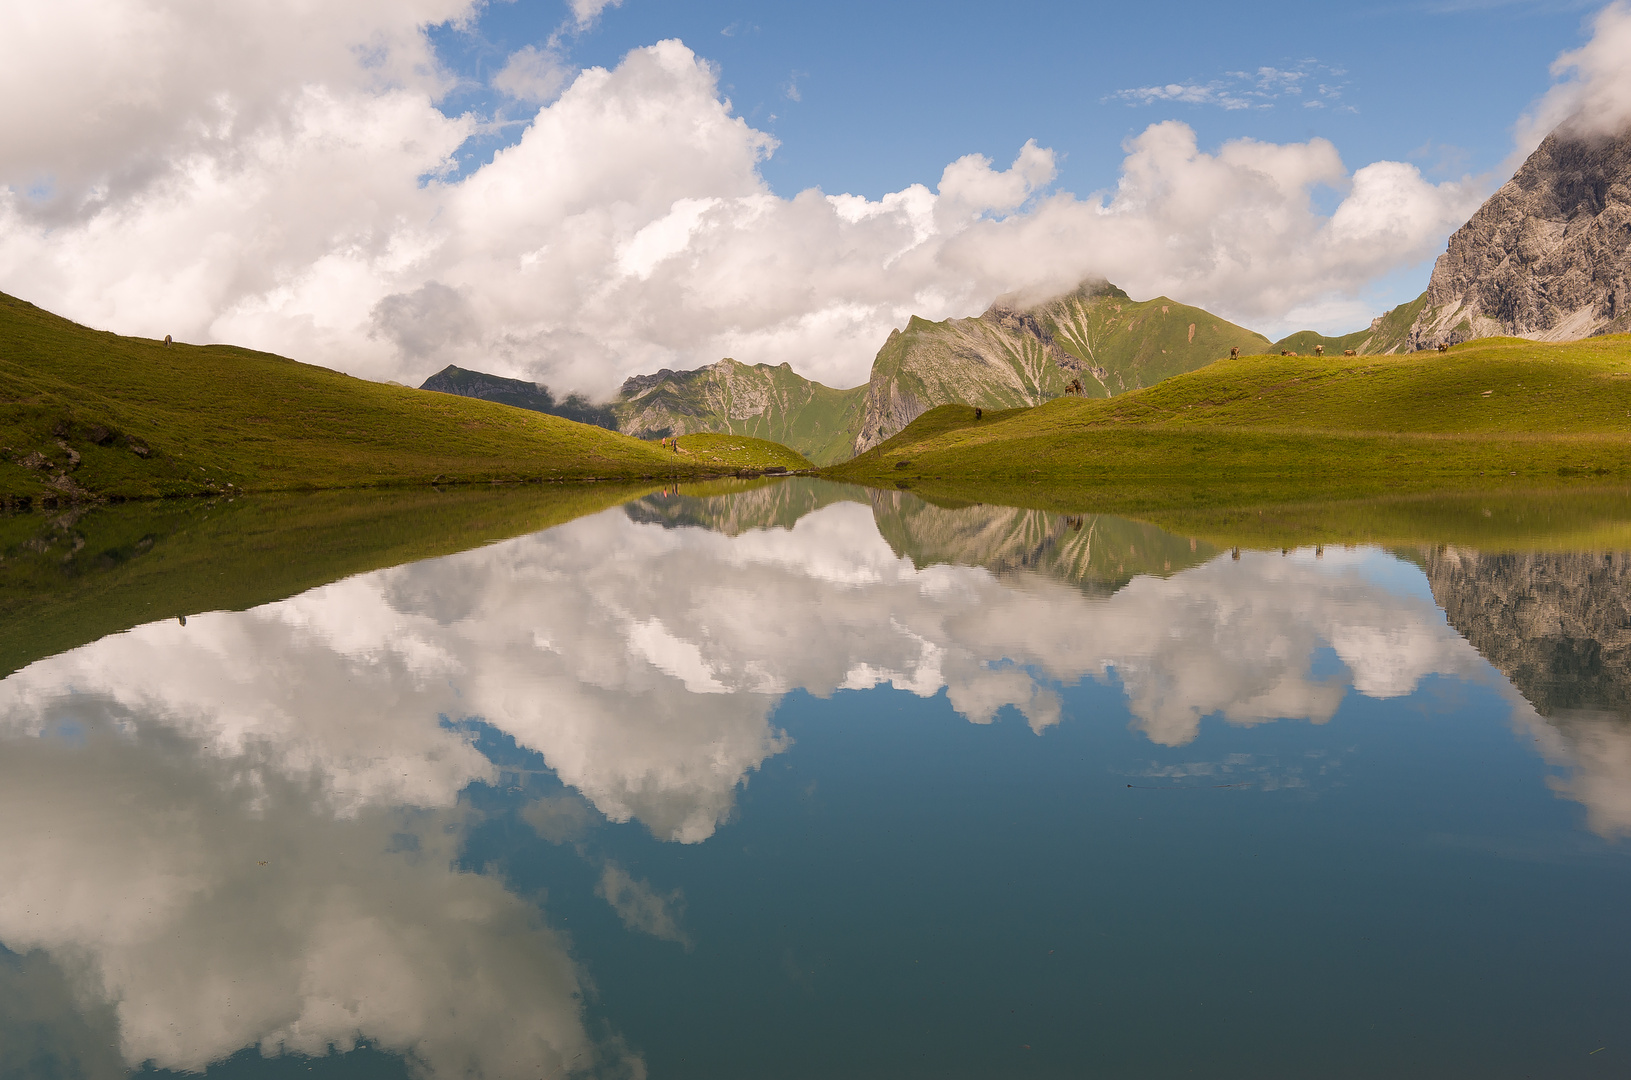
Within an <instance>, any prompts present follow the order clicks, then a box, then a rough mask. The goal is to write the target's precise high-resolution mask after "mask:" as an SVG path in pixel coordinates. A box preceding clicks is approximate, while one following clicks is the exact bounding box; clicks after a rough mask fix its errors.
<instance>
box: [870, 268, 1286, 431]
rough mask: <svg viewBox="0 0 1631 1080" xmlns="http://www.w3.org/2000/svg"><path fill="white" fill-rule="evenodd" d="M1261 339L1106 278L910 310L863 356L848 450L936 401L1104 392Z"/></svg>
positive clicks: (1245, 348) (1002, 404)
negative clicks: (975, 311)
mask: <svg viewBox="0 0 1631 1080" xmlns="http://www.w3.org/2000/svg"><path fill="white" fill-rule="evenodd" d="M1267 346H1268V339H1267V338H1265V337H1263V336H1262V335H1261V334H1255V333H1253V332H1252V331H1250V330H1246V329H1244V328H1243V327H1239V326H1236V325H1235V324H1233V323H1231V322H1228V321H1227V320H1225V319H1220V318H1219V317H1217V316H1216V315H1213V314H1211V313H1210V312H1207V311H1203V310H1202V309H1200V308H1194V307H1189V306H1188V305H1186V304H1179V303H1175V302H1174V301H1172V300H1169V299H1168V298H1166V297H1164V296H1158V297H1156V298H1155V299H1153V300H1146V301H1134V300H1132V299H1131V298H1130V297H1128V295H1127V294H1126V293H1124V292H1122V291H1121V290H1120V289H1118V288H1116V287H1115V286H1114V285H1111V284H1109V283H1108V282H1103V281H1097V282H1087V283H1084V284H1083V285H1082V286H1080V287H1079V288H1077V289H1076V290H1075V291H1073V292H1071V293H1068V294H1066V295H1064V296H1059V297H1055V298H1053V299H1051V300H1046V301H1043V302H1042V303H1039V304H1035V305H1033V306H1030V307H1026V308H1015V307H1012V306H1010V305H1009V304H1007V303H1005V302H1003V301H999V302H998V303H996V304H993V305H992V306H991V308H990V310H988V311H986V313H985V314H983V315H981V316H979V317H978V318H974V319H947V320H946V321H944V322H937V323H936V322H929V321H927V320H925V319H918V318H913V319H912V320H911V321H910V322H909V323H908V324H907V327H906V329H905V330H904V331H896V332H895V333H893V334H891V335H890V337H889V340H888V341H887V342H885V343H884V346H883V348H882V349H881V350H879V352H878V357H877V359H876V360H874V361H873V364H872V379H871V382H870V383H869V385H868V387H867V399H866V411H865V414H864V416H863V417H862V421H861V429H860V431H859V433H858V434H857V436H856V439H855V444H854V450H855V452H856V453H861V452H864V451H865V450H867V449H869V448H871V447H873V446H876V445H877V444H878V443H880V442H882V441H883V440H885V439H887V438H889V437H890V436H891V435H894V434H895V433H896V432H898V431H900V430H901V429H902V428H904V427H905V426H906V425H907V424H910V423H911V422H912V421H913V420H914V419H916V418H917V417H918V416H920V415H922V414H923V413H924V412H926V411H928V410H929V409H932V408H934V407H935V406H937V405H944V404H948V403H951V402H960V403H962V404H966V405H977V406H980V407H982V408H986V409H1004V408H1016V407H1023V406H1032V405H1040V404H1041V403H1042V402H1044V401H1048V400H1051V399H1053V398H1057V397H1061V396H1063V395H1064V393H1065V388H1066V387H1067V386H1068V385H1069V384H1070V383H1071V382H1072V381H1073V380H1075V381H1079V382H1080V383H1081V386H1082V391H1083V393H1084V395H1085V396H1087V397H1110V396H1112V395H1115V394H1120V393H1124V392H1126V391H1129V390H1136V389H1138V388H1140V387H1145V386H1150V385H1153V384H1154V383H1156V382H1159V381H1161V380H1162V379H1166V378H1170V377H1171V376H1173V375H1177V374H1179V373H1181V372H1185V371H1193V370H1194V369H1195V368H1198V367H1200V366H1202V365H1203V364H1208V363H1211V362H1212V361H1213V360H1216V359H1218V358H1219V357H1220V356H1228V355H1229V350H1230V349H1231V348H1239V349H1240V350H1241V351H1242V352H1261V351H1262V350H1264V349H1265V348H1266V347H1267Z"/></svg>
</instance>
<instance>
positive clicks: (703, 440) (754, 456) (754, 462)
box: [676, 432, 814, 472]
mask: <svg viewBox="0 0 1631 1080" xmlns="http://www.w3.org/2000/svg"><path fill="white" fill-rule="evenodd" d="M676 441H677V442H678V444H679V454H678V456H679V457H680V458H682V459H683V458H690V459H693V460H695V461H697V462H700V463H701V464H702V465H703V466H705V467H708V468H712V469H716V470H722V469H749V470H754V471H763V470H765V469H786V470H787V471H789V472H796V471H798V470H800V469H810V468H814V466H812V465H811V464H810V462H809V460H808V459H807V458H805V457H804V456H803V455H801V454H797V453H795V452H794V451H792V450H789V449H788V448H787V447H785V446H783V445H782V444H781V443H777V442H770V441H768V440H766V439H750V438H748V437H747V436H745V435H720V434H717V433H714V432H698V433H697V434H695V435H681V436H679V437H678V439H677V440H676Z"/></svg>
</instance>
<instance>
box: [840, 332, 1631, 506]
mask: <svg viewBox="0 0 1631 1080" xmlns="http://www.w3.org/2000/svg"><path fill="white" fill-rule="evenodd" d="M1627 435H1631V336H1620V337H1608V338H1596V339H1591V340H1588V341H1584V342H1575V343H1570V344H1555V345H1542V344H1537V343H1534V342H1525V341H1518V340H1514V339H1498V338H1495V339H1483V340H1480V341H1478V342H1476V343H1471V344H1468V345H1463V346H1458V347H1456V348H1454V349H1452V350H1450V352H1449V353H1448V354H1444V355H1440V354H1438V353H1436V352H1435V353H1430V354H1429V353H1405V354H1402V355H1399V356H1390V357H1374V356H1373V357H1356V358H1351V359H1344V358H1342V357H1330V356H1327V357H1325V358H1323V359H1315V358H1312V357H1281V356H1250V357H1241V358H1240V359H1239V360H1221V361H1218V362H1217V363H1214V364H1211V365H1209V366H1207V367H1205V368H1202V369H1201V370H1199V371H1194V372H1190V373H1188V374H1184V375H1179V376H1176V377H1174V378H1171V379H1168V380H1166V381H1165V382H1162V383H1160V384H1159V385H1156V386H1153V387H1150V388H1148V389H1146V390H1141V391H1137V392H1135V393H1131V394H1126V395H1122V396H1120V397H1116V398H1112V399H1109V400H1106V401H1092V400H1080V399H1075V398H1065V399H1060V400H1056V401H1051V402H1048V403H1047V404H1045V405H1042V406H1039V407H1036V408H1029V409H1016V410H1009V411H1004V412H996V413H991V414H988V415H986V416H985V417H984V418H983V419H976V418H975V416H974V410H972V409H969V408H967V407H963V406H943V407H941V408H939V409H936V410H934V411H933V412H930V413H928V414H926V415H925V416H923V417H921V418H920V419H918V420H917V421H916V422H914V423H913V425H912V426H911V427H909V428H908V429H907V430H906V431H903V432H902V433H900V434H899V435H898V436H896V437H895V438H893V439H891V440H889V441H888V442H886V443H884V444H882V445H880V446H878V447H876V448H875V449H873V450H871V451H869V452H868V453H866V454H864V455H862V456H860V457H858V458H856V459H855V460H853V461H851V462H848V463H846V464H845V465H843V466H840V467H837V468H834V469H831V470H828V471H827V472H826V474H825V475H829V476H831V477H833V478H835V479H852V480H859V481H862V482H870V483H873V484H887V485H888V486H896V485H899V484H925V483H926V482H927V483H928V484H929V486H930V487H932V484H933V483H939V482H943V481H945V482H952V483H953V484H955V483H963V484H965V485H966V484H969V483H973V484H975V486H976V488H977V489H978V490H979V491H981V492H985V493H986V497H992V496H993V495H994V493H995V490H1000V489H1003V488H1014V487H1016V486H1018V487H1020V488H1023V487H1025V486H1028V485H1030V484H1049V483H1062V484H1072V485H1077V486H1079V487H1081V488H1083V489H1087V488H1099V489H1101V490H1109V489H1110V488H1113V487H1115V486H1116V485H1118V484H1119V485H1122V486H1129V485H1131V486H1144V487H1148V488H1152V489H1153V488H1155V487H1159V486H1161V485H1167V486H1168V487H1170V488H1172V489H1173V490H1175V491H1177V490H1180V489H1184V490H1190V491H1191V492H1192V495H1193V496H1194V497H1195V498H1200V497H1201V496H1205V497H1208V498H1210V497H1213V496H1214V495H1216V493H1217V492H1219V491H1222V490H1224V489H1227V488H1230V487H1231V486H1233V487H1236V488H1238V487H1239V486H1240V485H1242V484H1246V485H1255V488H1256V489H1258V494H1261V495H1262V496H1263V497H1286V496H1291V497H1296V496H1298V495H1299V493H1301V497H1303V498H1307V497H1311V495H1312V493H1314V492H1323V493H1324V494H1326V495H1327V496H1329V497H1340V496H1343V495H1344V493H1346V494H1354V495H1357V494H1362V493H1366V492H1371V491H1383V490H1388V491H1407V490H1432V489H1433V488H1434V487H1435V486H1436V487H1439V488H1443V487H1450V486H1467V485H1471V486H1473V487H1478V486H1484V485H1495V484H1504V483H1506V481H1507V478H1508V477H1528V478H1531V479H1533V478H1535V477H1551V478H1552V479H1553V480H1554V481H1555V480H1557V479H1558V478H1559V477H1576V476H1586V475H1590V476H1605V475H1606V476H1614V477H1618V478H1620V479H1621V481H1622V482H1623V480H1624V479H1625V478H1628V477H1631V441H1628V440H1627ZM1481 477H1482V478H1483V479H1480V478H1481ZM981 484H984V485H988V486H990V487H992V488H993V490H992V491H987V490H986V489H985V488H979V487H978V485H981ZM926 489H927V488H926ZM948 490H957V489H955V488H949V489H948ZM970 494H973V489H970V490H969V491H965V492H964V494H962V495H960V496H959V497H969V495H970ZM1189 497H1190V496H1183V498H1189ZM1254 497H1255V496H1254Z"/></svg>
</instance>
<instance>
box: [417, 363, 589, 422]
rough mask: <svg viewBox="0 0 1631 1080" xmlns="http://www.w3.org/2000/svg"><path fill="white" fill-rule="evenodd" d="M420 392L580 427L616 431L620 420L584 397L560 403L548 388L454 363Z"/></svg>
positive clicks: (571, 398)
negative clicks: (484, 403)
mask: <svg viewBox="0 0 1631 1080" xmlns="http://www.w3.org/2000/svg"><path fill="white" fill-rule="evenodd" d="M419 389H421V390H435V391H437V392H438V393H442V394H458V395H459V396H460V397H472V398H480V399H481V400H482V401H496V402H498V403H499V404H501V405H513V406H515V407H516V408H518V409H530V410H532V411H533V412H541V413H548V414H549V415H551V416H559V417H563V418H565V419H567V420H576V421H577V422H578V423H580V424H593V425H595V426H596V427H603V428H610V429H611V430H612V431H616V430H617V419H616V418H615V417H614V416H613V415H612V410H611V408H610V407H609V406H606V405H596V404H595V403H594V402H592V401H590V400H589V399H588V398H586V397H584V396H583V395H582V394H568V395H567V396H566V397H565V398H563V399H560V400H557V399H556V397H555V395H554V394H552V393H550V391H549V387H547V386H540V385H539V384H537V383H531V382H526V381H524V380H521V379H506V378H504V377H503V376H501V375H489V374H487V373H486V372H484V371H468V370H466V369H464V368H461V367H455V366H453V365H452V364H449V365H448V366H447V367H445V368H443V369H442V370H441V371H438V372H437V373H436V374H434V375H432V376H431V377H430V378H428V379H426V380H425V382H424V385H423V386H421V387H420V388H419Z"/></svg>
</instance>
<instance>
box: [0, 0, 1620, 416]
mask: <svg viewBox="0 0 1631 1080" xmlns="http://www.w3.org/2000/svg"><path fill="white" fill-rule="evenodd" d="M0 40H5V41H7V42H8V43H9V44H11V45H12V48H11V50H10V52H9V53H8V63H7V64H6V65H4V66H0V290H4V291H6V292H10V293H13V294H15V295H20V296H23V297H25V298H26V299H29V300H31V301H32V302H35V303H38V304H40V305H42V306H44V307H47V308H49V309H51V310H53V311H57V312H59V313H61V314H64V315H67V316H68V317H70V318H74V319H76V320H78V321H81V322H84V323H87V324H88V325H92V326H97V327H100V328H104V329H109V330H115V331H118V332H121V333H135V334H144V335H150V336H154V337H163V336H164V335H165V334H172V335H174V336H175V337H177V338H178V339H180V340H186V341H224V342H233V343H236V344H242V345H248V346H252V347H255V348H260V349H266V350H269V351H273V352H278V353H281V354H283V355H288V356H294V357H298V358H301V359H311V360H316V361H318V362H321V363H324V364H326V365H328V366H330V367H335V368H339V369H341V370H344V371H348V372H351V373H353V374H356V375H360V376H363V377H367V378H376V379H394V380H398V381H402V382H410V383H418V382H421V381H423V379H424V378H425V377H426V376H428V375H429V374H430V373H432V372H434V371H436V370H438V369H440V368H441V367H443V366H445V365H446V364H448V363H457V364H459V365H460V366H463V367H472V368H477V369H479V370H485V371H491V372H494V373H495V374H501V375H509V376H516V377H524V378H530V379H534V380H537V381H541V382H545V383H547V384H549V385H550V386H552V387H554V388H556V389H557V390H560V391H567V390H579V391H583V392H585V393H588V394H591V395H594V396H604V395H607V394H610V393H611V392H612V391H614V390H615V389H616V387H617V386H618V385H620V384H621V382H622V380H623V379H624V378H625V377H627V376H629V375H633V374H638V373H642V372H649V371H654V370H657V369H658V368H663V367H669V368H695V367H699V366H702V365H705V364H709V363H713V362H715V361H717V360H718V359H719V358H721V357H724V356H730V357H734V358H735V359H738V360H741V361H744V362H748V363H768V364H780V363H790V364H792V366H793V367H794V369H795V370H797V371H799V372H801V373H803V374H805V375H806V376H808V377H811V378H815V379H819V380H820V381H822V382H826V383H827V384H829V385H835V386H853V385H856V384H858V383H860V382H863V381H865V380H866V378H867V376H868V372H869V370H870V365H871V361H872V358H873V357H874V356H875V355H876V353H877V350H878V348H879V347H880V345H881V344H882V343H883V341H884V340H886V339H887V337H888V335H889V333H890V331H891V329H893V328H897V327H901V326H904V325H905V324H906V321H907V320H908V319H910V318H911V317H913V316H921V317H924V318H929V319H945V318H954V317H964V316H971V315H977V314H979V313H980V312H981V311H983V310H985V308H986V307H987V306H988V305H989V304H990V303H991V302H992V301H993V300H995V299H997V298H998V297H1000V296H1005V295H1012V294H1015V293H1018V294H1021V295H1023V296H1026V297H1031V298H1038V299H1039V298H1041V297H1043V296H1046V295H1057V294H1058V293H1059V292H1063V291H1065V290H1067V289H1070V288H1072V287H1074V286H1075V285H1076V284H1078V283H1079V282H1081V281H1082V280H1084V279H1085V278H1088V277H1106V278H1108V279H1109V280H1111V281H1113V282H1115V283H1116V284H1118V285H1120V286H1122V287H1123V288H1125V289H1127V290H1128V291H1129V292H1130V293H1131V294H1132V295H1134V296H1135V297H1137V298H1139V299H1147V298H1150V297H1154V296H1157V295H1165V296H1169V297H1172V298H1174V299H1177V300H1180V301H1182V302H1185V303H1190V304H1195V305H1197V306H1200V307H1204V308H1207V309H1209V310H1211V311H1212V312H1214V313H1215V314H1217V315H1219V316H1220V317H1222V318H1226V319H1230V320H1232V321H1234V322H1236V323H1239V324H1240V325H1243V326H1247V327H1250V328H1252V329H1254V330H1258V331H1260V332H1263V333H1265V334H1267V335H1268V336H1269V337H1270V338H1271V340H1272V339H1274V338H1278V337H1280V336H1282V335H1284V334H1286V333H1289V332H1292V331H1295V330H1299V329H1304V328H1313V329H1318V330H1321V331H1324V332H1327V333H1341V332H1347V331H1351V330H1354V329H1357V328H1359V327H1362V326H1364V325H1365V324H1366V323H1368V322H1369V321H1370V320H1371V319H1372V318H1373V317H1374V316H1375V315H1377V314H1379V313H1381V311H1382V310H1384V309H1386V308H1388V307H1391V306H1393V305H1395V304H1397V303H1400V302H1402V301H1407V300H1410V299H1412V298H1414V297H1415V296H1416V295H1417V294H1419V293H1420V291H1421V290H1422V288H1423V287H1424V285H1425V284H1426V281H1427V277H1428V274H1429V272H1430V270H1431V267H1432V263H1433V260H1434V258H1436V257H1437V256H1438V255H1439V254H1440V253H1441V252H1442V251H1443V250H1444V246H1445V242H1446V240H1447V238H1448V237H1449V235H1450V234H1451V232H1453V231H1454V230H1455V229H1456V228H1457V227H1459V226H1460V225H1461V224H1463V223H1464V222H1465V221H1466V220H1467V218H1468V216H1469V215H1470V214H1471V213H1472V212H1473V211H1474V210H1475V209H1476V208H1477V206H1478V205H1479V204H1480V203H1481V202H1482V200H1483V199H1484V198H1485V197H1487V195H1488V194H1489V193H1490V192H1491V191H1493V190H1494V188H1495V187H1496V186H1497V185H1498V184H1499V183H1500V182H1502V181H1503V180H1504V179H1505V178H1506V175H1507V171H1508V170H1510V169H1511V168H1512V167H1513V165H1514V152H1515V150H1516V149H1518V148H1521V147H1527V146H1533V145H1534V144H1535V143H1536V142H1538V139H1539V137H1540V135H1541V134H1543V133H1544V130H1545V128H1546V127H1547V126H1548V125H1549V124H1553V123H1556V122H1557V121H1559V120H1560V119H1562V117H1563V116H1564V115H1567V113H1568V111H1570V110H1572V109H1574V108H1578V107H1581V103H1584V102H1599V103H1604V104H1602V106H1601V111H1603V113H1604V115H1605V116H1610V118H1611V120H1612V122H1614V123H1618V122H1619V121H1620V119H1621V118H1622V117H1625V118H1631V47H1628V44H1627V43H1628V42H1631V0H1612V2H1609V3H1607V4H1606V5H1604V4H1593V5H1583V4H1575V3H1561V4H1559V3H1526V2H1508V3H1479V2H1476V0H1437V2H1431V3H1414V4H1413V3H1402V4H1388V3H1386V2H1379V3H1370V4H1360V5H1335V4H1331V5H1307V4H1288V3H1260V4H1256V5H1252V6H1249V7H1248V6H1242V5H1238V4H1237V5H1219V4H1200V3H1189V2H1177V3H1168V4H1165V5H1161V6H1154V5H1136V6H1135V5H1114V6H1111V5H1102V6H1098V5H1085V4H1075V5H1071V4H1058V3H1044V2H1030V3H1024V2H1022V3H1010V4H1007V5H1004V6H1002V7H979V8H976V7H973V6H971V5H955V4H928V3H922V2H918V0H908V2H903V3H895V4H890V5H877V4H866V5H863V4H859V3H853V2H851V0H838V2H829V3H824V4H809V3H801V4H780V5H764V4H760V5H750V4H746V3H742V2H740V0H701V2H690V3H678V2H674V0H622V2H621V3H618V4H615V5H612V6H605V0H548V2H543V0H510V2H496V0H344V2H343V3H338V2H337V3H330V4H320V5H314V4H312V3H310V2H309V0H259V2H257V3H255V4H227V5H221V4H211V3H207V2H203V0H61V3H59V4H53V5H38V6H34V5H19V4H13V5H0ZM1570 50H1579V52H1578V55H1577V57H1576V60H1577V62H1576V64H1575V68H1574V69H1573V71H1574V74H1572V75H1571V74H1569V73H1567V72H1565V73H1563V75H1564V76H1565V84H1564V85H1559V82H1558V79H1559V75H1558V74H1556V73H1554V71H1553V66H1554V64H1555V63H1556V62H1557V60H1558V58H1559V56H1561V55H1563V54H1566V53H1568V52H1569V51H1570ZM1537 109H1538V112H1537V113H1536V115H1537V116H1539V117H1541V119H1540V120H1537V121H1535V122H1534V123H1531V124H1526V125H1523V126H1522V129H1521V131H1520V130H1519V126H1520V121H1521V120H1522V118H1523V117H1524V116H1525V114H1526V113H1529V112H1534V111H1535V110H1537ZM772 148H773V149H772Z"/></svg>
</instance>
